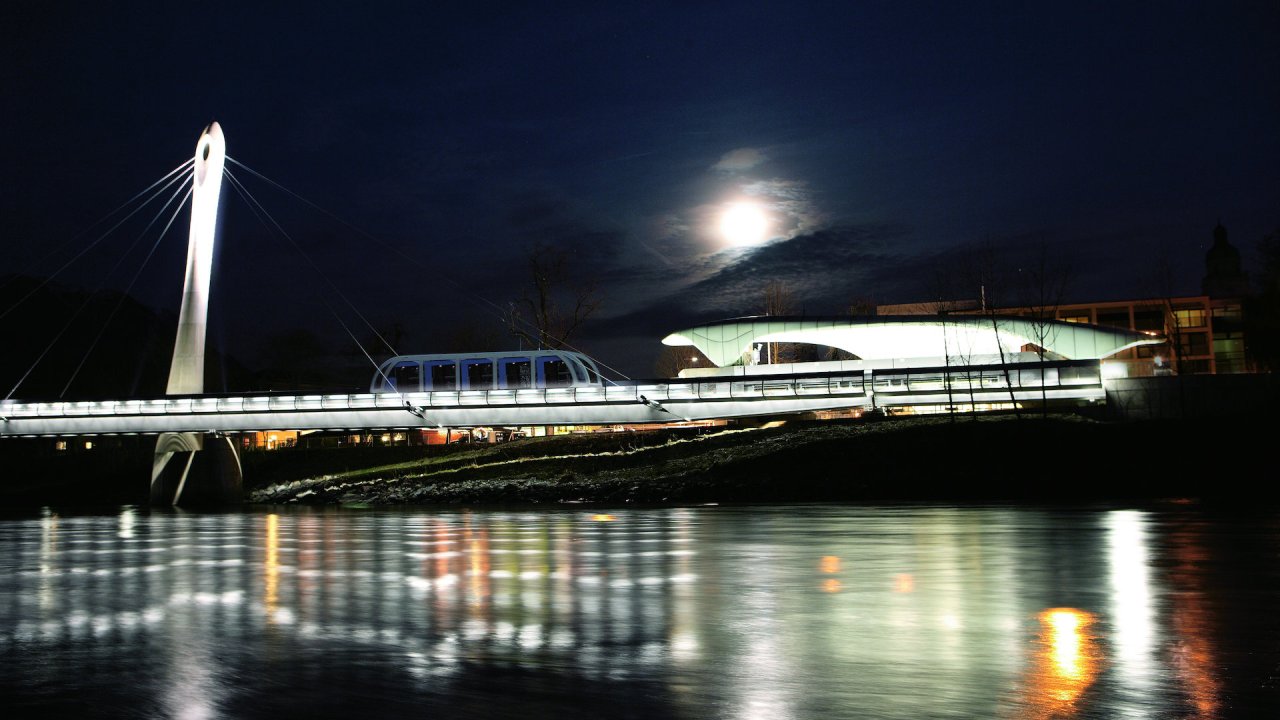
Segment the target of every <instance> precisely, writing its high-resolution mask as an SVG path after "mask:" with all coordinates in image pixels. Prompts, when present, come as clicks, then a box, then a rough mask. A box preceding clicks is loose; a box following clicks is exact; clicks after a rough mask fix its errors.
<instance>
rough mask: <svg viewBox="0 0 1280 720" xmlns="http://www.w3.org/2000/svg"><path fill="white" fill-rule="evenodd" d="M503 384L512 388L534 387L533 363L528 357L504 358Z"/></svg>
mask: <svg viewBox="0 0 1280 720" xmlns="http://www.w3.org/2000/svg"><path fill="white" fill-rule="evenodd" d="M501 379H502V386H503V387H505V388H509V389H512V390H515V389H519V388H527V387H533V365H532V364H531V363H530V362H529V358H527V357H515V358H502V377H501Z"/></svg>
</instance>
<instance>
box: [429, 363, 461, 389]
mask: <svg viewBox="0 0 1280 720" xmlns="http://www.w3.org/2000/svg"><path fill="white" fill-rule="evenodd" d="M427 379H428V380H430V381H431V388H430V389H432V390H457V389H458V364H457V363H456V362H454V361H452V360H434V361H432V362H429V363H427Z"/></svg>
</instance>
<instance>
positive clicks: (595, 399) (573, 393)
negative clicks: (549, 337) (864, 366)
mask: <svg viewBox="0 0 1280 720" xmlns="http://www.w3.org/2000/svg"><path fill="white" fill-rule="evenodd" d="M866 381H867V378H866V376H865V375H864V373H862V372H856V373H821V374H814V375H804V376H789V377H782V376H776V375H775V376H770V375H754V376H735V377H732V378H728V377H723V378H722V377H717V378H714V379H702V378H698V379H694V380H692V381H690V380H687V379H675V380H672V381H665V380H664V381H662V382H658V383H648V384H640V383H635V384H627V385H609V386H577V387H563V388H520V389H490V390H439V391H424V392H416V393H406V394H404V395H401V394H398V393H352V394H346V395H343V394H310V395H262V394H259V395H234V396H214V397H202V396H183V397H173V398H156V399H147V400H93V401H73V402H68V401H57V402H47V403H40V402H35V403H31V402H15V401H12V400H6V401H3V402H0V415H3V416H4V417H7V418H11V419H13V418H27V417H51V418H71V417H90V416H99V417H101V416H113V415H114V416H135V415H193V414H206V413H218V414H247V413H263V412H266V413H288V412H300V411H318V412H325V411H348V410H402V409H404V407H405V404H406V403H408V404H409V405H410V406H412V407H422V408H461V407H501V406H510V405H538V404H570V405H577V404H587V403H592V404H596V403H610V404H613V403H632V402H641V401H640V397H641V396H642V395H643V396H644V397H645V398H647V399H648V400H650V401H653V402H673V401H675V402H680V401H697V400H724V399H728V400H732V399H738V398H763V397H780V396H788V397H798V396H800V395H806V396H821V395H850V396H856V395H862V394H865V384H866ZM842 383H849V386H848V387H843V386H842Z"/></svg>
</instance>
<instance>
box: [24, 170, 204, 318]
mask: <svg viewBox="0 0 1280 720" xmlns="http://www.w3.org/2000/svg"><path fill="white" fill-rule="evenodd" d="M192 162H194V159H193V160H192ZM184 165H185V163H184ZM173 174H174V173H173V172H170V173H169V174H168V175H166V176H165V177H170V176H172V175H173ZM183 177H185V176H182V175H179V176H177V177H172V178H171V179H170V180H169V181H168V182H166V183H165V184H164V186H163V187H161V188H160V189H159V190H156V191H155V192H154V193H152V195H151V197H149V198H147V199H146V201H145V202H143V203H142V204H141V205H139V206H138V207H136V208H134V209H133V210H132V211H131V212H130V213H129V214H128V215H125V216H124V217H123V218H120V221H119V222H117V223H116V224H115V225H112V226H111V227H110V228H108V229H107V231H106V232H104V233H102V234H101V235H99V236H98V238H97V239H96V240H94V241H93V242H91V243H89V244H88V245H87V246H85V247H84V248H83V249H81V250H80V252H78V253H76V254H75V255H74V256H72V258H71V259H70V260H68V261H66V262H65V263H63V265H62V267H60V268H58V269H57V270H55V271H54V272H53V274H52V275H50V276H49V277H47V278H45V279H44V280H42V281H40V284H38V285H36V286H35V287H34V288H32V290H31V291H30V292H28V293H27V294H26V295H23V296H22V297H21V298H20V299H19V300H18V301H17V302H15V303H14V304H12V305H10V306H9V308H8V309H7V310H5V311H4V312H0V320H3V319H4V318H5V317H6V316H7V315H8V314H9V313H11V312H13V311H14V310H17V309H18V307H19V306H21V305H22V304H23V303H24V302H26V301H27V300H29V299H30V298H31V296H32V295H35V294H36V293H37V292H40V289H41V288H43V287H44V286H45V285H48V284H49V283H50V282H52V281H53V279H54V278H56V277H57V276H58V275H59V274H60V273H61V272H62V271H63V270H66V269H67V268H68V267H70V266H71V265H72V263H74V262H75V261H77V260H79V259H80V258H81V257H82V256H83V255H84V254H85V253H87V252H89V251H90V250H92V249H93V248H95V247H97V245H98V243H100V242H102V241H103V240H104V239H106V237H107V236H108V235H110V234H111V233H112V232H114V231H115V229H116V228H118V227H120V226H121V225H123V224H124V223H125V222H126V221H127V220H128V219H129V218H131V217H133V216H134V215H137V214H138V211H140V210H142V208H144V207H146V206H147V205H149V204H150V203H151V201H152V200H155V199H156V198H157V197H159V196H160V195H161V194H162V193H164V191H165V190H168V189H169V186H170V185H172V184H173V183H175V182H177V181H178V180H181V179H182V178H183ZM157 182H159V181H157ZM151 187H155V184H154V183H153V184H152V186H151ZM144 192H145V191H144Z"/></svg>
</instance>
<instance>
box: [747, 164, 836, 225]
mask: <svg viewBox="0 0 1280 720" xmlns="http://www.w3.org/2000/svg"><path fill="white" fill-rule="evenodd" d="M742 192H743V193H745V194H746V195H749V196H751V197H755V198H759V199H760V200H761V201H762V202H763V203H764V204H765V206H766V207H767V209H768V210H769V212H770V213H771V214H772V215H773V216H774V217H775V218H776V219H777V221H778V224H777V226H776V228H775V231H776V234H777V236H778V237H782V238H788V239H789V238H793V237H796V236H798V235H803V234H806V233H810V232H813V231H815V230H816V229H817V228H818V227H820V226H821V224H822V221H823V218H822V216H821V215H820V214H819V212H818V210H817V208H815V207H814V205H813V203H812V202H811V201H810V193H809V188H808V185H807V184H806V183H805V182H804V181H802V180H785V179H783V178H773V179H771V180H756V181H754V182H749V183H747V184H745V185H743V186H742Z"/></svg>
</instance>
